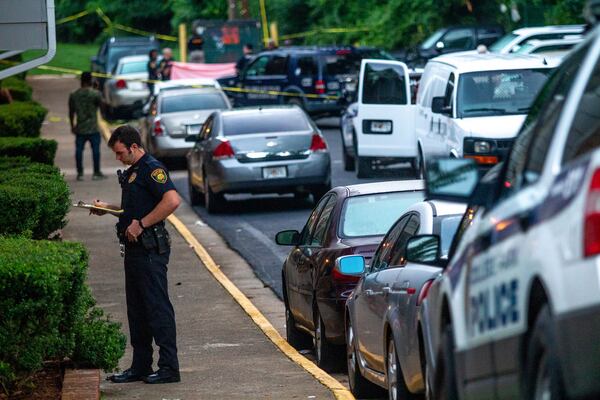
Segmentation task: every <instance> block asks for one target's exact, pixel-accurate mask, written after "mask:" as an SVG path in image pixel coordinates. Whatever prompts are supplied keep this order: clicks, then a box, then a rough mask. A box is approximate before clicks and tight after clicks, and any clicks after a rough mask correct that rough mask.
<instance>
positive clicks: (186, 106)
mask: <svg viewBox="0 0 600 400" xmlns="http://www.w3.org/2000/svg"><path fill="white" fill-rule="evenodd" d="M226 108H227V103H225V99H223V96H221V95H220V94H218V93H204V94H187V95H182V96H169V97H165V98H163V100H162V104H161V109H160V112H161V113H164V114H168V113H175V112H182V111H193V110H218V109H226Z"/></svg>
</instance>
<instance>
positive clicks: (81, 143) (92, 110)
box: [69, 72, 105, 181]
mask: <svg viewBox="0 0 600 400" xmlns="http://www.w3.org/2000/svg"><path fill="white" fill-rule="evenodd" d="M101 101H102V96H101V95H100V92H99V91H98V90H96V89H94V88H93V87H92V74H91V73H89V72H84V73H82V74H81V87H80V88H79V89H77V90H76V91H74V92H73V93H71V95H70V96H69V121H70V122H71V132H72V133H73V134H74V135H75V162H76V164H77V180H78V181H82V180H83V149H84V147H85V143H86V142H87V141H89V142H90V144H91V146H92V156H93V159H94V175H93V176H92V179H93V180H98V179H104V178H105V176H104V174H102V172H100V132H99V130H98V109H99V108H100V103H101Z"/></svg>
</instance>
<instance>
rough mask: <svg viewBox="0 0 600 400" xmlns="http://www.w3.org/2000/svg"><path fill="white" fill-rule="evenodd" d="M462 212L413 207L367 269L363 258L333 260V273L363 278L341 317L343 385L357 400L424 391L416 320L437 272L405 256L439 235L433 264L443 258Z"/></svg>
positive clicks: (434, 205) (431, 204) (432, 204)
mask: <svg viewBox="0 0 600 400" xmlns="http://www.w3.org/2000/svg"><path fill="white" fill-rule="evenodd" d="M464 211H465V206H464V205H458V204H452V203H446V202H441V201H424V202H421V203H417V204H414V205H413V206H411V207H409V208H408V209H407V211H406V213H405V214H404V215H403V216H402V217H400V219H398V221H397V222H396V223H395V224H394V225H393V226H392V228H391V229H390V230H389V231H388V233H387V234H386V235H385V237H384V238H383V240H382V241H381V244H380V245H379V247H378V248H377V250H376V251H375V254H374V255H373V259H372V261H371V264H370V265H369V267H368V268H366V263H365V259H364V257H362V256H360V255H351V256H343V257H340V258H338V259H337V261H336V266H335V268H337V270H338V271H340V272H341V273H343V274H347V275H352V274H356V275H358V276H361V280H360V281H359V282H358V285H357V286H356V288H355V289H354V291H353V292H352V294H351V295H350V297H349V298H348V301H347V303H346V317H345V320H346V349H347V350H346V354H347V357H346V360H347V364H348V382H349V384H350V390H351V391H352V393H353V394H354V396H356V397H358V398H363V397H369V396H371V395H374V394H376V393H377V389H378V388H379V387H382V388H384V389H387V390H388V393H389V397H390V398H391V399H407V398H410V397H411V396H412V395H413V394H419V393H422V392H423V391H424V389H425V385H424V374H423V371H424V368H425V360H423V359H422V356H423V354H422V350H423V347H422V346H423V344H422V340H421V327H420V325H419V321H418V312H419V308H420V305H421V303H422V301H423V299H424V298H425V296H426V295H427V290H428V288H429V285H430V284H431V283H432V282H433V279H434V278H435V277H436V276H437V275H439V273H440V271H441V268H440V266H438V265H435V264H434V265H427V264H412V263H409V262H407V255H408V254H409V253H411V252H427V250H428V246H431V245H432V244H431V243H428V242H425V241H422V240H420V236H419V235H436V236H435V238H436V239H437V241H439V242H440V248H441V251H440V254H439V255H437V254H436V253H435V252H434V253H433V254H430V256H433V258H435V257H436V256H439V257H441V258H447V256H448V250H449V248H450V244H451V243H452V238H453V237H454V233H455V232H456V228H457V227H458V224H459V222H460V221H461V219H462V216H463V214H464ZM409 240H410V243H412V245H411V246H410V247H409V246H407V245H408V243H409ZM427 240H431V239H429V238H428V239H427ZM434 240H435V239H434ZM434 247H435V246H434ZM433 258H432V259H433Z"/></svg>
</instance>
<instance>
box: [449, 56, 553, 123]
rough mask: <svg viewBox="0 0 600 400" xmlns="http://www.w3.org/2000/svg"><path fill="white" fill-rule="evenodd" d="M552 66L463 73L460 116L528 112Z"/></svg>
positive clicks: (458, 102)
mask: <svg viewBox="0 0 600 400" xmlns="http://www.w3.org/2000/svg"><path fill="white" fill-rule="evenodd" d="M551 71H552V69H550V68H544V69H514V70H501V71H481V72H471V73H466V74H462V75H461V76H460V78H459V82H458V95H457V101H456V103H457V112H458V117H459V118H472V117H484V116H491V115H515V114H527V113H528V112H529V108H530V107H531V104H532V103H533V100H535V98H536V96H537V94H538V92H539V91H540V89H541V87H542V86H543V85H544V83H546V80H547V78H548V75H549V74H550V72H551Z"/></svg>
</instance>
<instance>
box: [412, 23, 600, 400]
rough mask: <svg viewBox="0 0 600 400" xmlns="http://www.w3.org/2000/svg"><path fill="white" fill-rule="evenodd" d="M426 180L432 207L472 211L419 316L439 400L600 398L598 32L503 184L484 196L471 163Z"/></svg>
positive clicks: (561, 77)
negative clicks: (458, 205)
mask: <svg viewBox="0 0 600 400" xmlns="http://www.w3.org/2000/svg"><path fill="white" fill-rule="evenodd" d="M427 172H428V182H427V185H428V190H429V193H428V195H429V198H433V199H444V200H455V201H465V200H467V199H468V200H469V201H470V202H471V205H472V207H471V209H470V211H467V215H466V216H465V218H464V219H463V224H462V226H461V228H459V232H458V233H457V236H456V239H455V240H457V242H456V243H455V249H454V250H452V254H451V255H450V257H451V258H450V262H449V264H448V265H447V266H446V268H445V269H444V272H443V274H442V275H441V276H440V278H438V279H437V280H436V282H435V283H434V284H433V285H432V286H431V288H430V290H429V294H428V296H427V298H426V300H425V303H424V304H423V307H422V310H421V311H422V314H421V322H422V324H423V335H424V337H425V346H424V347H425V353H426V355H427V369H428V370H427V376H428V378H427V379H428V383H429V390H430V392H433V393H434V394H441V393H445V395H446V397H447V398H448V399H455V398H484V399H492V398H494V399H513V398H525V399H558V398H575V397H577V398H580V397H586V398H600V27H599V28H596V29H595V30H594V31H592V32H591V33H590V34H589V36H588V38H587V40H586V41H585V42H583V43H582V44H580V45H579V46H578V47H577V48H576V49H575V50H574V51H573V52H572V54H571V55H570V56H569V57H568V58H566V59H565V61H564V63H563V64H562V66H561V67H560V69H559V70H558V71H557V72H556V73H555V74H553V75H552V76H551V78H550V79H549V81H548V83H547V84H546V85H545V87H544V88H543V89H542V91H541V92H540V96H539V97H538V99H537V100H536V101H535V103H534V104H533V107H532V110H531V114H530V116H529V117H528V119H527V120H526V121H525V123H524V125H523V128H522V129H521V132H520V134H519V136H518V138H517V139H516V141H515V143H514V145H513V148H512V150H511V152H510V154H509V156H508V158H507V160H506V161H505V163H504V165H503V166H502V169H501V170H500V173H499V174H498V176H497V178H496V179H491V180H487V181H486V180H482V181H481V182H479V184H478V186H477V187H475V185H476V184H477V168H476V167H475V166H474V164H473V162H472V161H471V160H458V159H454V160H452V159H450V160H448V159H446V160H437V161H436V162H434V163H432V164H430V168H429V169H428V171H427ZM473 187H475V190H474V191H473ZM477 208H478V210H477V211H475V209H477ZM467 227H468V228H467ZM409 261H410V262H415V261H418V260H409Z"/></svg>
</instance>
